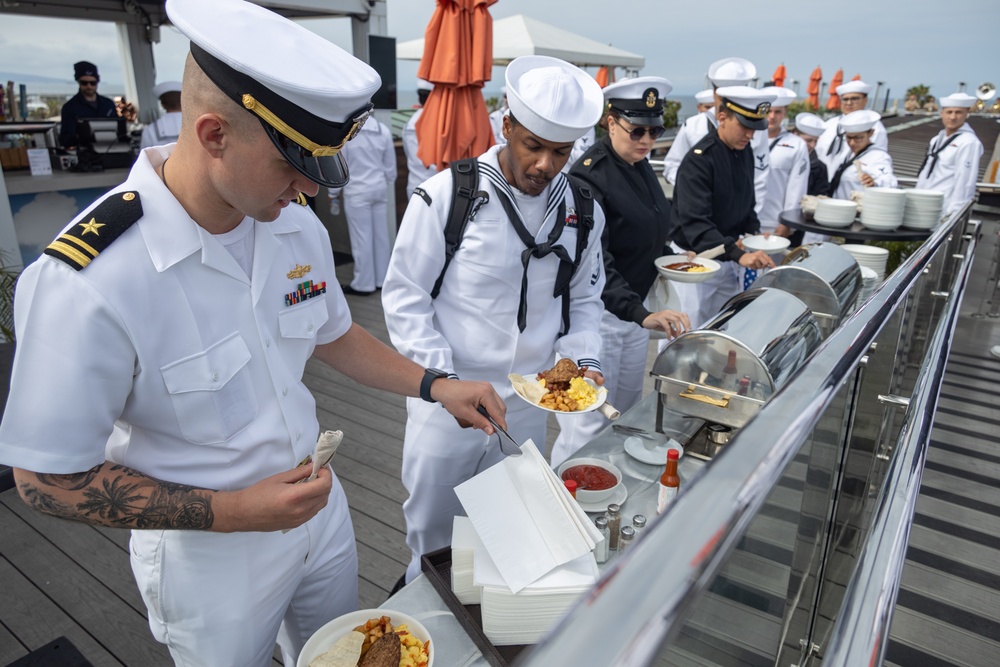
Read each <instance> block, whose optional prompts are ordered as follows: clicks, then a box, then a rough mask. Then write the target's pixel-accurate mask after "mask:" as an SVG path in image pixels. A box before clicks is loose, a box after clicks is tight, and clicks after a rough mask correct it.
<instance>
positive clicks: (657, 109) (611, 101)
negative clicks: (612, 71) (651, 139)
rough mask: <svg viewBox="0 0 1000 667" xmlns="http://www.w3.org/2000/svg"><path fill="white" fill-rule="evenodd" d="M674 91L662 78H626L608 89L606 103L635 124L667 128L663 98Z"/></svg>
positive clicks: (606, 89) (605, 95)
mask: <svg viewBox="0 0 1000 667" xmlns="http://www.w3.org/2000/svg"><path fill="white" fill-rule="evenodd" d="M671 90H673V86H672V85H671V84H670V82H669V81H667V80H666V79H664V78H663V77H662V76H640V77H637V78H634V79H622V80H621V81H616V82H615V83H612V84H610V85H608V86H606V87H605V88H604V103H605V104H606V105H607V106H608V108H609V109H614V110H615V111H617V112H618V113H619V114H621V115H622V117H623V118H625V120H627V121H629V122H630V123H632V124H633V125H663V98H664V97H666V96H667V94H668V93H669V92H670V91H671Z"/></svg>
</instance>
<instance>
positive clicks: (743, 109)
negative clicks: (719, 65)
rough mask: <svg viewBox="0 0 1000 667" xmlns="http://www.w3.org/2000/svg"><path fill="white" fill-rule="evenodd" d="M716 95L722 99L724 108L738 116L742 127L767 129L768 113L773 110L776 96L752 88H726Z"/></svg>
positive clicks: (718, 91) (716, 92)
mask: <svg viewBox="0 0 1000 667" xmlns="http://www.w3.org/2000/svg"><path fill="white" fill-rule="evenodd" d="M715 94H716V95H718V96H719V97H720V98H721V99H722V107H723V108H724V109H726V110H727V111H731V112H733V113H734V114H735V115H736V119H737V120H739V121H740V125H742V126H743V127H746V128H750V129H751V130H766V129H767V112H768V111H770V110H771V103H772V102H774V94H773V93H767V92H764V91H763V90H758V89H756V88H751V87H750V86H726V87H724V88H719V89H717V90H716V91H715Z"/></svg>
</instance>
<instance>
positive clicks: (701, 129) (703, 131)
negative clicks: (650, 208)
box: [663, 107, 771, 215]
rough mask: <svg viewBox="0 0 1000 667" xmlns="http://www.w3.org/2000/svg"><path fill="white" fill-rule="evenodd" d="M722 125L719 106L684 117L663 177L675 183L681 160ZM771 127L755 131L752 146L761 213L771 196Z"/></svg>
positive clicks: (754, 177) (664, 161)
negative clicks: (769, 193)
mask: <svg viewBox="0 0 1000 667" xmlns="http://www.w3.org/2000/svg"><path fill="white" fill-rule="evenodd" d="M713 127H714V128H716V129H718V127H719V120H718V118H717V117H716V115H715V107H712V108H711V109H709V110H708V111H702V112H701V113H700V114H698V115H697V116H692V117H691V118H688V119H687V120H686V121H684V124H683V125H681V129H680V130H678V131H677V136H676V137H674V141H673V143H672V144H670V150H668V151H667V156H666V157H665V158H664V159H663V177H664V178H665V179H667V182H668V183H670V184H671V185H673V184H675V183H676V182H677V169H678V168H679V167H680V166H681V161H682V160H683V159H684V156H685V155H687V154H688V153H689V152H690V151H691V149H692V148H694V145H695V144H697V143H698V142H699V141H701V140H702V139H704V138H705V136H706V135H707V134H708V133H709V131H710V130H711V129H712V128H713ZM768 145H769V142H768V139H767V130H759V131H757V132H754V133H753V139H751V140H750V148H751V150H753V167H754V172H753V190H754V197H755V198H756V202H755V204H754V207H753V210H754V211H756V212H757V214H758V215H759V214H760V212H761V210H762V209H763V206H764V199H765V198H766V197H767V179H768V175H769V172H770V169H771V158H770V154H769V153H770V151H769V150H768Z"/></svg>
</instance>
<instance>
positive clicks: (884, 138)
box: [816, 116, 889, 179]
mask: <svg viewBox="0 0 1000 667" xmlns="http://www.w3.org/2000/svg"><path fill="white" fill-rule="evenodd" d="M840 118H841V117H840V116H834V117H833V118H831V119H829V120H828V121H826V125H825V127H826V129H825V130H823V134H821V135H820V136H819V139H818V140H817V141H816V155H817V156H819V159H820V160H822V161H823V163H824V164H825V165H826V175H827V178H828V179H832V178H833V174H834V172H836V171H837V167H838V166H840V165H841V163H843V161H844V160H846V159H847V158H849V157H850V156H851V153H852V151H851V147H850V146H848V145H847V141H846V140H845V139H844V135H843V134H840ZM872 129H873V130H875V132H873V133H872V143H873V144H874V145H875V147H876V148H881V149H882V150H883V151H888V150H889V133H888V132H887V131H886V129H885V125H883V124H882V121H880V120H879V121H876V122H875V125H874V126H873V127H872ZM831 146H832V147H833V150H832V151H831V150H830V148H831Z"/></svg>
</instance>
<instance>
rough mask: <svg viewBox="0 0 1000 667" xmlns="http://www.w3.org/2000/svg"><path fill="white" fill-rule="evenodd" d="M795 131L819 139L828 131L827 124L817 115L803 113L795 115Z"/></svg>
mask: <svg viewBox="0 0 1000 667" xmlns="http://www.w3.org/2000/svg"><path fill="white" fill-rule="evenodd" d="M795 129H796V130H798V131H799V132H803V133H805V134H808V135H810V136H813V137H818V136H820V135H821V134H823V131H824V130H826V124H825V123H824V122H823V119H822V118H820V117H819V116H817V115H816V114H814V113H809V112H803V113H800V114H796V115H795Z"/></svg>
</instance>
